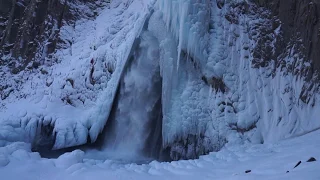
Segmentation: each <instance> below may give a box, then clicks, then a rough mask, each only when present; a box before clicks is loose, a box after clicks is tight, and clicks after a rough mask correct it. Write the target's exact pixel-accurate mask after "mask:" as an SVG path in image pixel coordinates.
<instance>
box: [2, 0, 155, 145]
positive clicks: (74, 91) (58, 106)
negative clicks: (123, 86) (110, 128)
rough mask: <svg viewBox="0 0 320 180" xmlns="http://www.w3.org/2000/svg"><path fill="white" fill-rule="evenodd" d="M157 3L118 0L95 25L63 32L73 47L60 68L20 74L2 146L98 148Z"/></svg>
mask: <svg viewBox="0 0 320 180" xmlns="http://www.w3.org/2000/svg"><path fill="white" fill-rule="evenodd" d="M152 3H153V2H152V1H148V0H145V1H132V0H125V1H120V0H114V1H112V2H111V4H109V6H108V7H106V8H105V9H104V10H102V11H101V12H99V15H98V16H97V18H96V19H95V20H86V19H81V20H79V21H77V22H76V24H75V26H74V27H71V26H63V27H62V28H61V32H60V36H61V39H64V40H65V41H66V42H67V41H68V42H70V47H67V48H66V49H60V50H58V52H57V53H56V54H54V57H55V58H56V61H57V63H55V64H53V65H52V66H50V67H46V68H45V69H43V70H41V72H39V73H33V74H32V73H31V74H30V73H29V74H27V72H21V73H20V74H18V75H17V77H16V78H19V77H20V78H22V79H24V81H25V82H24V83H23V84H22V87H21V88H20V90H19V91H14V92H13V93H11V94H10V96H9V97H7V98H6V99H5V100H4V101H2V102H1V106H0V113H1V117H0V141H27V142H33V143H34V144H35V145H41V146H49V148H53V149H59V148H64V147H70V146H76V145H80V144H84V143H86V142H87V141H91V142H94V141H95V140H96V139H97V137H98V135H99V133H100V132H101V131H102V129H103V128H104V125H105V123H106V121H107V118H108V115H109V113H110V111H111V106H112V103H113V99H114V96H115V92H116V89H117V86H118V81H119V79H120V76H121V74H122V71H123V68H124V66H125V64H126V61H127V58H128V56H129V52H130V49H131V47H132V44H133V42H134V40H135V38H136V37H137V36H138V35H139V34H140V31H141V29H142V26H143V24H144V21H145V19H146V17H147V16H148V14H149V13H150V7H151V5H152ZM137 9H139V12H138V11H137ZM24 76H25V77H24Z"/></svg>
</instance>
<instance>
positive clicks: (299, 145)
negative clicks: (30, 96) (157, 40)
mask: <svg viewBox="0 0 320 180" xmlns="http://www.w3.org/2000/svg"><path fill="white" fill-rule="evenodd" d="M311 140H312V141H311ZM236 142H238V144H236V143H233V144H226V146H225V147H224V148H223V149H222V150H221V151H219V152H215V153H210V154H209V155H205V156H201V157H200V158H199V159H196V160H181V161H173V162H171V163H168V162H163V163H160V162H157V161H153V162H151V163H149V164H143V165H137V164H123V163H121V162H118V161H112V160H105V161H101V160H93V159H86V158H84V157H85V156H86V155H85V153H84V152H82V151H80V150H76V151H73V152H71V153H66V154H63V155H61V156H60V157H59V158H58V159H43V158H40V156H39V154H38V153H32V152H30V145H28V144H24V143H13V144H8V145H6V146H5V147H1V148H0V174H1V177H2V178H3V179H12V180H15V179H21V177H23V178H24V179H26V180H29V179H30V180H33V179H37V178H40V179H48V180H50V179H68V180H72V179H77V180H80V179H93V178H94V179H106V178H108V179H140V180H143V179H146V180H147V179H159V180H160V179H190V180H191V179H208V180H209V179H232V180H234V179H239V180H242V179H246V180H247V179H252V180H254V179H273V180H276V179H279V180H280V179H281V180H283V179H288V180H289V179H290V180H295V179H296V180H300V179H310V180H311V179H314V180H316V179H319V178H320V172H319V166H320V161H319V160H320V152H319V148H320V131H315V132H312V133H309V134H306V135H304V136H301V137H296V138H292V139H287V140H283V141H280V142H279V143H277V144H259V145H253V144H251V143H249V142H245V143H244V144H242V143H241V144H240V141H236ZM310 159H311V160H310ZM13 172H14V173H13Z"/></svg>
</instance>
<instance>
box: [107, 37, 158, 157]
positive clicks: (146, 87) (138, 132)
mask: <svg viewBox="0 0 320 180" xmlns="http://www.w3.org/2000/svg"><path fill="white" fill-rule="evenodd" d="M115 103H116V104H115V105H114V108H113V112H112V115H111V118H110V119H109V120H108V121H110V124H109V125H107V132H106V135H105V141H104V146H103V149H104V151H105V152H107V154H109V155H110V156H112V158H118V159H125V160H129V161H130V160H131V161H132V160H134V161H137V160H138V161H139V160H142V159H144V158H149V157H153V158H157V157H155V156H158V154H159V150H160V147H157V146H158V144H157V142H159V143H160V145H161V140H160V139H159V138H161V123H162V122H161V120H162V117H161V77H160V67H159V46H158V42H157V39H156V38H155V37H153V36H152V35H151V34H150V33H149V32H143V33H142V35H141V36H140V43H139V45H138V47H136V49H135V50H134V52H133V53H132V55H131V59H129V65H128V67H127V71H126V72H125V73H124V75H123V77H122V80H121V82H120V85H119V89H118V95H117V97H116V99H115ZM110 153H111V154H110Z"/></svg>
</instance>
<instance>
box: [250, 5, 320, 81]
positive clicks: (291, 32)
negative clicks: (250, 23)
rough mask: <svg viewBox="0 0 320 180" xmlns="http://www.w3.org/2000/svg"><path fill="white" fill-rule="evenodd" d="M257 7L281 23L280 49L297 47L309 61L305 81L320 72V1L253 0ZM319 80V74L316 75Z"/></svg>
mask: <svg viewBox="0 0 320 180" xmlns="http://www.w3.org/2000/svg"><path fill="white" fill-rule="evenodd" d="M254 2H256V3H257V4H258V5H260V6H263V7H266V8H268V9H270V10H271V12H272V15H273V16H276V17H278V18H279V20H280V21H281V31H282V38H283V42H282V45H281V46H282V48H281V46H280V48H279V49H282V50H285V49H286V48H287V47H286V46H287V45H288V46H294V45H299V46H298V47H296V48H299V50H300V52H302V54H303V56H305V61H310V63H311V66H310V70H306V71H305V73H304V75H306V77H307V80H310V79H311V78H312V76H313V73H316V72H317V71H319V70H320V0H308V1H299V0H281V1H280V0H272V1H268V0H254ZM317 76H318V78H319V74H317Z"/></svg>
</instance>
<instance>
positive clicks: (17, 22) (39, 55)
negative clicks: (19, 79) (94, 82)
mask: <svg viewBox="0 0 320 180" xmlns="http://www.w3.org/2000/svg"><path fill="white" fill-rule="evenodd" d="M94 2H95V1H93V0H65V1H61V0H40V1H39V0H2V1H1V7H0V55H1V56H2V55H6V54H10V55H11V57H12V58H11V59H9V60H8V59H7V60H6V62H4V61H3V62H2V63H3V64H4V65H8V66H9V67H10V69H11V73H13V74H17V73H19V72H20V71H22V70H24V69H25V68H26V67H27V66H28V65H29V68H38V67H39V65H41V64H44V63H45V59H46V58H48V57H49V58H50V54H51V53H53V52H54V51H55V49H56V48H57V47H58V48H59V47H63V46H64V44H69V45H70V43H71V42H64V41H63V40H61V39H60V38H59V31H60V28H61V26H62V25H71V26H72V25H73V23H74V21H75V20H76V19H77V18H79V17H87V18H90V17H94V16H95V15H96V14H95V13H94V10H93V9H95V8H96V6H97V5H99V3H94ZM81 3H82V4H83V3H85V4H86V5H87V6H89V7H91V8H92V12H89V13H88V14H86V13H84V14H82V13H83V11H81V9H77V8H79V7H81V6H75V4H81ZM80 14H81V15H80ZM59 44H60V45H59ZM30 63H31V64H30ZM0 65H1V64H0Z"/></svg>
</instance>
